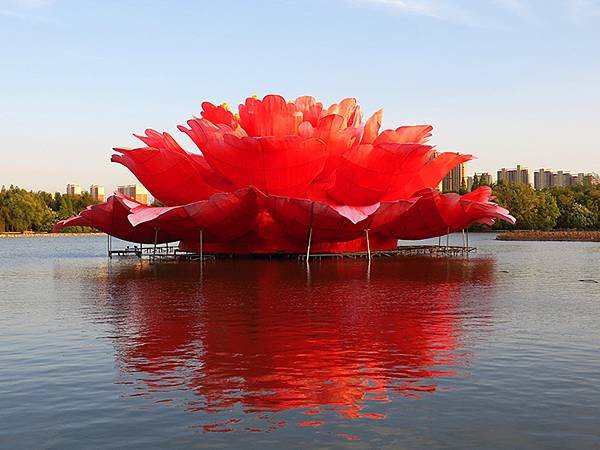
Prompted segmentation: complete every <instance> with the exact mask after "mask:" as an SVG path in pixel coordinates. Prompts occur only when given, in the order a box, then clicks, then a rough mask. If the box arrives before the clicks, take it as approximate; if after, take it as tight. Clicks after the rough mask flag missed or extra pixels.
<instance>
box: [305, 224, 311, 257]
mask: <svg viewBox="0 0 600 450" xmlns="http://www.w3.org/2000/svg"><path fill="white" fill-rule="evenodd" d="M311 240H312V226H311V227H310V228H309V229H308V245H307V246H306V263H307V264H308V258H310V241H311Z"/></svg>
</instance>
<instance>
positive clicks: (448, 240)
mask: <svg viewBox="0 0 600 450" xmlns="http://www.w3.org/2000/svg"><path fill="white" fill-rule="evenodd" d="M448 247H450V227H448V230H447V232H446V248H448Z"/></svg>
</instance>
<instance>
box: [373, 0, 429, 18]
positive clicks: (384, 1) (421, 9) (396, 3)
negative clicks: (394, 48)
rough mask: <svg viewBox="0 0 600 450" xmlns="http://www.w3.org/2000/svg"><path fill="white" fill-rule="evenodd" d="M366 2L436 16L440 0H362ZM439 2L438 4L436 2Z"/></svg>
mask: <svg viewBox="0 0 600 450" xmlns="http://www.w3.org/2000/svg"><path fill="white" fill-rule="evenodd" d="M362 1H363V2H364V3H372V4H380V5H385V6H390V7H392V8H397V9H400V10H403V11H406V12H411V13H415V14H419V15H424V16H431V17H436V16H437V15H438V13H439V2H435V1H423V0H362ZM436 3H437V4H436Z"/></svg>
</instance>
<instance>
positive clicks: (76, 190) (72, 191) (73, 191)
mask: <svg viewBox="0 0 600 450" xmlns="http://www.w3.org/2000/svg"><path fill="white" fill-rule="evenodd" d="M67 195H81V186H79V185H78V184H67Z"/></svg>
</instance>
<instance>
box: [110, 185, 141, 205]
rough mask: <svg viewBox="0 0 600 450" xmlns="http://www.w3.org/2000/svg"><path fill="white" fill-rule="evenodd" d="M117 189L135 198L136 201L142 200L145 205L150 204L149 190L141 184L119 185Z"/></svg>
mask: <svg viewBox="0 0 600 450" xmlns="http://www.w3.org/2000/svg"><path fill="white" fill-rule="evenodd" d="M117 191H119V192H120V193H121V194H123V195H126V196H127V197H129V198H132V199H134V200H135V201H136V202H140V203H143V204H145V205H147V204H148V191H147V190H146V188H145V187H144V186H142V185H141V184H128V185H125V186H118V187H117Z"/></svg>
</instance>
